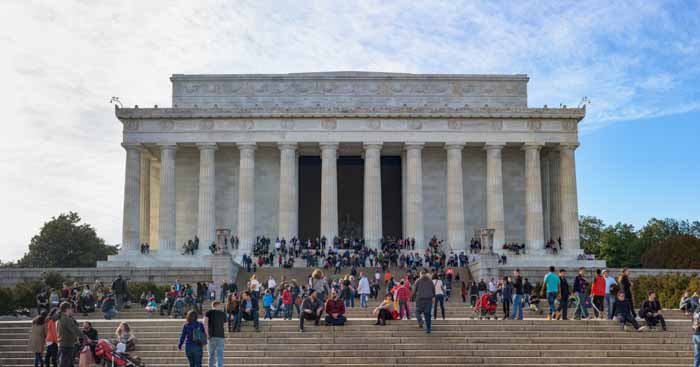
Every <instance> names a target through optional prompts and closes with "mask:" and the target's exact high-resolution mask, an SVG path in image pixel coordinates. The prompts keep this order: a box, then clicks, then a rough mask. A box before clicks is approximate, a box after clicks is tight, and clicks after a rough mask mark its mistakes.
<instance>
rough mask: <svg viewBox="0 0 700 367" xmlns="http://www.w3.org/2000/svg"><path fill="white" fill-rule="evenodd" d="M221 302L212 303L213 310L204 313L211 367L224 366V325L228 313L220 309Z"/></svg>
mask: <svg viewBox="0 0 700 367" xmlns="http://www.w3.org/2000/svg"><path fill="white" fill-rule="evenodd" d="M220 308H221V302H219V301H214V302H212V303H211V310H209V311H207V313H205V314H204V325H206V326H207V327H206V329H205V330H206V331H207V336H208V337H209V343H208V345H207V348H208V350H207V351H208V353H209V367H214V364H215V363H216V366H217V367H223V366H224V344H225V339H224V338H225V337H226V335H225V334H224V325H225V324H226V313H225V312H224V311H221V310H220Z"/></svg>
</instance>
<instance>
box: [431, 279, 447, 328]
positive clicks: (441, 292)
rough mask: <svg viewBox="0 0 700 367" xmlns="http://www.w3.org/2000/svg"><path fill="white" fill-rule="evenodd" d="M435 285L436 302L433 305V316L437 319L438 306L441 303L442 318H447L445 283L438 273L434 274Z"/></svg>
mask: <svg viewBox="0 0 700 367" xmlns="http://www.w3.org/2000/svg"><path fill="white" fill-rule="evenodd" d="M433 285H435V304H434V306H433V315H434V316H433V318H434V319H435V320H437V308H438V304H439V305H440V310H441V311H442V319H443V320H444V319H445V285H444V284H443V283H442V279H440V278H439V277H438V276H437V274H433Z"/></svg>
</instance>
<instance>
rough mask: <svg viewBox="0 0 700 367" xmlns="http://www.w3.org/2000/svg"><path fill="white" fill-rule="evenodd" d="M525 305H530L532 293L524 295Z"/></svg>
mask: <svg viewBox="0 0 700 367" xmlns="http://www.w3.org/2000/svg"><path fill="white" fill-rule="evenodd" d="M523 305H524V306H526V307H530V295H529V294H524V295H523Z"/></svg>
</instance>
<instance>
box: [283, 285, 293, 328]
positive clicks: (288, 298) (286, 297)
mask: <svg viewBox="0 0 700 367" xmlns="http://www.w3.org/2000/svg"><path fill="white" fill-rule="evenodd" d="M282 305H284V319H285V320H291V319H292V287H291V286H287V287H286V288H285V289H284V290H283V291H282Z"/></svg>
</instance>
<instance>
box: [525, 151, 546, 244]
mask: <svg viewBox="0 0 700 367" xmlns="http://www.w3.org/2000/svg"><path fill="white" fill-rule="evenodd" d="M542 145H543V144H541V143H525V145H524V146H523V150H524V151H525V245H526V251H528V253H529V254H532V255H537V254H544V253H545V251H544V232H543V231H544V222H543V215H542V177H541V170H540V149H542Z"/></svg>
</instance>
